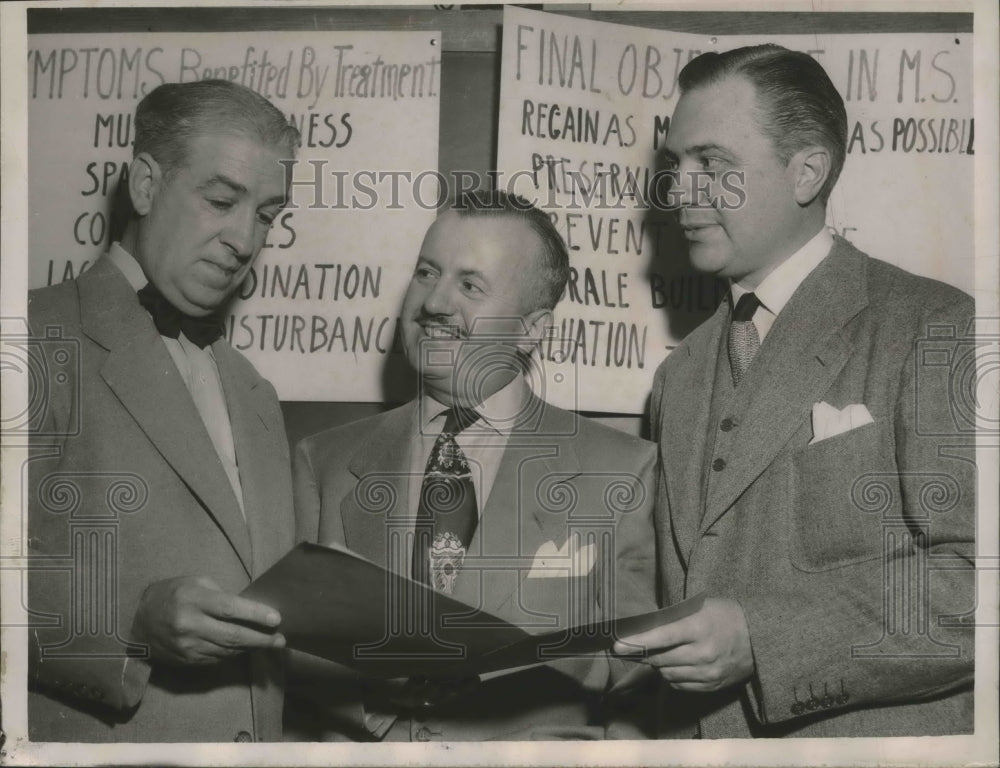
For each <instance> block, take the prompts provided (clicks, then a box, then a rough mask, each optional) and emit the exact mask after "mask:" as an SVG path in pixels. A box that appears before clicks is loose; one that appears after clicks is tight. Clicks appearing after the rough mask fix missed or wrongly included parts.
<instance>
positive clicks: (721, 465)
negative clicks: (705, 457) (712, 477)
mask: <svg viewBox="0 0 1000 768" xmlns="http://www.w3.org/2000/svg"><path fill="white" fill-rule="evenodd" d="M725 468H726V460H725V459H716V460H715V461H713V462H712V469H714V470H715V471H716V472H721V471H722V470H724V469H725Z"/></svg>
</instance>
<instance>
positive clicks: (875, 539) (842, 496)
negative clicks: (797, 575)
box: [790, 424, 901, 571]
mask: <svg viewBox="0 0 1000 768" xmlns="http://www.w3.org/2000/svg"><path fill="white" fill-rule="evenodd" d="M895 469H896V466H895V460H894V458H893V452H892V445H891V441H890V440H887V439H886V435H884V434H883V433H882V430H881V428H880V426H879V425H878V424H867V425H865V426H863V427H859V428H857V429H853V430H851V431H849V432H845V433H843V434H841V435H837V436H836V437H831V438H827V439H826V440H822V441H820V442H818V443H815V444H813V445H809V446H806V447H805V448H803V449H801V450H799V451H798V452H797V453H796V454H795V455H794V456H793V457H792V478H793V486H792V494H791V498H792V507H791V510H790V514H791V521H790V523H791V553H790V555H791V561H792V564H793V565H794V566H795V567H796V568H798V569H799V570H802V571H827V570H832V569H834V568H842V567H844V566H848V565H852V564H855V563H861V562H865V561H867V560H873V559H875V558H878V557H880V556H881V555H882V532H883V530H884V524H885V521H886V520H887V519H892V518H897V519H898V517H899V515H900V506H901V505H900V494H899V479H898V476H897V475H896V473H895Z"/></svg>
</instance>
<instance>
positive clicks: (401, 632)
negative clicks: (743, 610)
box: [243, 543, 704, 678]
mask: <svg viewBox="0 0 1000 768" xmlns="http://www.w3.org/2000/svg"><path fill="white" fill-rule="evenodd" d="M243 595H244V597H248V598H250V599H253V600H257V601H259V602H262V603H264V604H266V605H269V606H271V607H272V608H276V609H277V610H278V611H279V612H280V613H281V627H280V629H281V632H282V634H284V635H285V639H286V641H287V643H288V646H289V647H290V648H294V649H296V650H299V651H304V652H306V653H310V654H312V655H314V656H319V657H322V658H324V659H329V660H331V661H335V662H337V663H339V664H343V665H345V666H348V667H351V668H353V669H355V670H357V671H359V672H362V673H364V674H367V675H373V676H377V677H385V678H395V677H406V676H410V675H417V674H425V675H448V676H461V675H477V674H483V673H489V672H496V671H498V670H505V669H511V668H516V667H524V666H529V665H532V664H539V663H544V662H546V661H552V660H555V659H557V658H561V657H566V656H583V655H587V654H590V653H594V652H598V651H604V650H608V649H610V648H611V646H612V645H613V644H614V641H615V640H616V639H617V638H619V637H627V636H629V635H634V634H636V633H638V632H644V631H646V630H647V629H652V628H653V627H656V626H659V625H660V624H664V623H667V622H670V621H676V620H677V619H680V618H683V617H684V616H688V615H690V614H692V613H694V612H696V611H697V610H698V609H699V608H700V607H701V605H702V603H703V601H704V600H703V598H702V597H701V596H698V597H694V598H691V599H689V600H685V601H684V602H683V603H678V604H676V605H672V606H670V607H668V608H663V609H661V610H659V611H652V612H650V613H644V614H641V615H637V616H629V617H627V618H619V619H614V620H608V621H601V622H595V623H591V624H584V625H579V626H575V627H571V628H568V629H560V630H556V631H548V632H544V633H542V634H529V633H528V632H526V631H525V630H523V629H521V628H520V627H517V626H514V625H513V624H510V623H509V622H507V621H505V620H503V619H500V618H497V617H496V616H493V615H491V614H489V613H486V612H485V611H481V610H479V609H478V608H474V607H472V606H470V605H466V604H465V603H462V602H460V601H458V600H455V599H453V598H451V597H449V596H447V595H443V594H440V593H437V592H435V591H434V590H433V589H431V588H430V587H428V586H426V585H424V584H421V583H419V582H416V581H413V580H412V579H409V578H407V577H405V576H402V575H400V574H397V573H392V572H390V571H387V570H385V569H384V568H382V567H381V566H379V565H377V564H376V563H373V562H371V561H370V560H366V559H365V558H363V557H361V556H360V555H357V554H355V553H353V552H351V551H350V550H347V549H344V548H341V547H327V546H320V545H318V544H310V543H302V544H299V545H298V546H297V547H295V549H293V550H292V551H291V552H289V553H288V554H287V555H286V556H285V557H284V558H282V559H281V560H280V561H279V562H277V563H276V564H275V565H274V566H273V567H272V568H271V569H270V570H268V571H267V572H266V573H265V574H263V575H262V576H261V577H260V578H259V579H257V580H256V581H254V582H253V583H252V584H251V585H250V586H249V587H247V589H246V590H245V591H244V592H243Z"/></svg>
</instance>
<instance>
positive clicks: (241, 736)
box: [233, 731, 253, 742]
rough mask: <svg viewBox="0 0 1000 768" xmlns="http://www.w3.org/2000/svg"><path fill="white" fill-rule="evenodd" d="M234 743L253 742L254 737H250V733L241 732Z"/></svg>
mask: <svg viewBox="0 0 1000 768" xmlns="http://www.w3.org/2000/svg"><path fill="white" fill-rule="evenodd" d="M233 741H243V742H246V741H253V736H251V735H250V731H239V732H237V734H236V736H235V737H234V738H233Z"/></svg>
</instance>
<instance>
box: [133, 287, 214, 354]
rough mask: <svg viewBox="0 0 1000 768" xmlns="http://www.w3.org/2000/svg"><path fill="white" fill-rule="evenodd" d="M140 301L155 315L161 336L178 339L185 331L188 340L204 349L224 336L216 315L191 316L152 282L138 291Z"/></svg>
mask: <svg viewBox="0 0 1000 768" xmlns="http://www.w3.org/2000/svg"><path fill="white" fill-rule="evenodd" d="M137 294H138V296H139V303H140V304H142V307H143V309H145V310H146V311H147V312H149V314H150V315H152V317H153V324H154V325H155V326H156V330H157V331H159V333H160V335H161V336H166V337H167V338H170V339H176V338H177V336H178V335H179V334H180V333H181V332H183V333H184V335H185V336H187V337H188V340H189V341H190V342H191V343H192V344H195V345H197V346H198V347H199V348H200V349H204V348H205V347H207V346H208V345H209V344H211V343H212V342H213V341H215V340H216V339H218V338H219V337H220V336H222V331H223V328H222V321H221V320H220V319H219V318H218V317H217V316H215V315H207V316H205V317H191V316H189V315H185V314H184V313H183V312H181V311H180V310H179V309H177V307H175V306H174V305H173V304H171V303H170V302H169V301H167V299H166V297H165V296H164V295H163V294H162V293H160V291H159V290H158V289H157V288H156V286H154V285H153V284H152V283H148V284H147V285H146V286H145V287H144V288H140V289H139V291H138V292H137Z"/></svg>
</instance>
